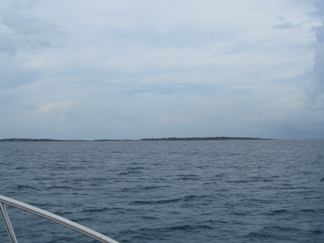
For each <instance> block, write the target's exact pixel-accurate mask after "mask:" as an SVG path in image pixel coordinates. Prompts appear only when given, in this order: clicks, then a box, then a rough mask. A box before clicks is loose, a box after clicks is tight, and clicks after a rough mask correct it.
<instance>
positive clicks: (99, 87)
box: [0, 0, 324, 140]
mask: <svg viewBox="0 0 324 243" xmlns="http://www.w3.org/2000/svg"><path fill="white" fill-rule="evenodd" d="M323 24H324V1H322V0H264V1H260V0H245V1H240V0H217V1H215V0H202V1H196V0H172V1H171V0H160V1H150V0H120V1H112V0H91V1H90V0H64V1H62V0H55V1H49V0H0V128H1V129H0V139H1V138H52V139H89V140H92V139H140V138H161V137H214V136H215V137H216V136H235V137H261V138H278V139H324V25H323Z"/></svg>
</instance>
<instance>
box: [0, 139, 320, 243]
mask: <svg viewBox="0 0 324 243" xmlns="http://www.w3.org/2000/svg"><path fill="white" fill-rule="evenodd" d="M0 194H1V195H4V196H7V197H11V198H14V199H16V200H19V201H22V202H25V203H28V204H31V205H33V206H36V207H39V208H41V209H44V210H48V211H50V212H52V213H55V214H58V215H60V216H63V217H65V218H68V219H70V220H72V221H75V222H77V223H80V224H82V225H84V226H86V227H89V228H91V229H93V230H96V231H99V232H100V233H102V234H105V235H107V236H108V237H110V238H113V239H115V240H116V241H119V242H121V243H127V242H132V243H137V242H138V243H145V242H150V243H159V242H170V243H173V242H174V243H190V242H226V243H227V242H324V140H249V141H241V140H235V141H232V140H230V141H102V142H94V141H84V142H0ZM7 210H8V213H9V216H10V218H11V223H12V225H13V227H14V229H15V233H16V236H17V238H18V241H19V242H20V243H29V242H30V243H35V242H47V243H54V242H78V243H80V242H97V241H94V240H93V239H91V238H89V237H87V236H84V235H82V234H80V233H78V232H74V231H73V230H70V229H68V228H65V227H63V226H61V225H58V224H55V223H53V222H51V221H48V220H46V219H44V218H40V217H38V216H36V215H33V214H30V213H28V212H24V211H22V210H19V209H16V208H14V207H11V206H7ZM0 242H1V243H3V242H9V239H8V237H7V233H6V231H5V228H4V225H3V223H1V222H0Z"/></svg>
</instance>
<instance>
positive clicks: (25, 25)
mask: <svg viewBox="0 0 324 243" xmlns="http://www.w3.org/2000/svg"><path fill="white" fill-rule="evenodd" d="M1 23H2V24H4V25H6V26H7V27H9V28H11V29H12V30H13V31H14V33H15V34H18V35H26V36H27V35H39V34H44V33H51V32H55V31H57V27H56V25H55V24H53V23H51V22H49V21H47V20H42V19H41V20H40V19H35V18H30V17H25V16H20V15H17V14H8V15H5V16H3V17H2V20H1Z"/></svg>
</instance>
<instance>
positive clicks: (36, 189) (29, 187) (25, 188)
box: [17, 185, 41, 191]
mask: <svg viewBox="0 0 324 243" xmlns="http://www.w3.org/2000/svg"><path fill="white" fill-rule="evenodd" d="M17 189H18V190H35V191H41V190H40V189H38V188H36V187H33V186H29V185H18V186H17Z"/></svg>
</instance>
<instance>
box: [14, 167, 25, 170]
mask: <svg viewBox="0 0 324 243" xmlns="http://www.w3.org/2000/svg"><path fill="white" fill-rule="evenodd" d="M25 169H27V168H26V167H24V166H18V167H16V170H25Z"/></svg>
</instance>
